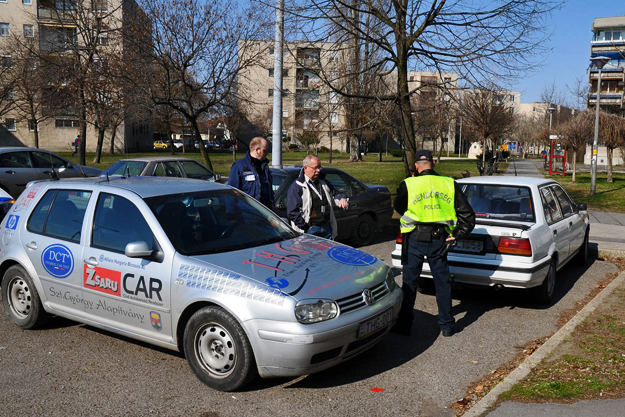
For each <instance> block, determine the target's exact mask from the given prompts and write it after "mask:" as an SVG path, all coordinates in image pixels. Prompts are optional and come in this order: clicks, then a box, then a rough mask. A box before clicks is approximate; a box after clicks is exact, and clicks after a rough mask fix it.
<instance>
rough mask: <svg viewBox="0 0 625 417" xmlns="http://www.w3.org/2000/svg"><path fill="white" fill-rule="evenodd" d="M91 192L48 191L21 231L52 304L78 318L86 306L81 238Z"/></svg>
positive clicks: (25, 248) (25, 246)
mask: <svg viewBox="0 0 625 417" xmlns="http://www.w3.org/2000/svg"><path fill="white" fill-rule="evenodd" d="M36 186H37V185H35V186H34V187H36ZM91 194H92V192H91V190H80V189H50V190H48V191H47V192H46V193H45V194H44V195H43V197H42V198H41V199H40V200H39V201H38V202H37V205H36V206H35V208H34V209H33V211H32V212H31V215H30V217H29V218H28V222H27V224H26V228H25V229H24V230H23V231H22V232H21V233H20V240H21V243H22V245H23V246H24V250H25V252H26V254H27V256H28V257H29V258H30V261H31V263H32V264H33V266H34V267H35V269H36V270H37V275H38V276H39V280H40V282H41V285H42V287H43V290H44V296H45V297H46V298H47V301H48V303H49V306H50V307H51V308H53V309H55V310H58V311H63V312H66V313H68V314H72V315H75V316H79V317H81V316H82V315H83V311H84V308H85V299H84V298H83V292H82V274H81V271H80V265H81V262H80V259H81V256H82V245H81V240H83V236H84V233H83V228H84V225H83V223H84V219H85V213H86V212H87V207H88V205H89V201H90V199H91Z"/></svg>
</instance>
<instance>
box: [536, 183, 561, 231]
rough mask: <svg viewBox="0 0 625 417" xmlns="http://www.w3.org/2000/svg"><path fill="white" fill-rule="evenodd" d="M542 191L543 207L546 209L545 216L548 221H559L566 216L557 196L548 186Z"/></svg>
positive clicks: (550, 222)
mask: <svg viewBox="0 0 625 417" xmlns="http://www.w3.org/2000/svg"><path fill="white" fill-rule="evenodd" d="M540 193H541V195H542V197H543V209H544V210H545V218H546V219H547V223H549V224H553V223H557V222H559V221H560V220H562V219H563V218H564V216H563V215H562V210H560V206H559V205H558V202H557V201H556V198H555V196H554V195H553V193H552V192H551V190H550V189H549V188H548V187H544V188H541V190H540Z"/></svg>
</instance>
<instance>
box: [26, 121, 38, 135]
mask: <svg viewBox="0 0 625 417" xmlns="http://www.w3.org/2000/svg"><path fill="white" fill-rule="evenodd" d="M35 126H37V121H36V120H34V119H30V120H28V130H30V131H31V132H34V131H35ZM37 130H39V126H37Z"/></svg>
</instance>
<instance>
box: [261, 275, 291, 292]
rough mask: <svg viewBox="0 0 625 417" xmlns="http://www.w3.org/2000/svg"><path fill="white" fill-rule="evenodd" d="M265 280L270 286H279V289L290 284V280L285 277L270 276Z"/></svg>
mask: <svg viewBox="0 0 625 417" xmlns="http://www.w3.org/2000/svg"><path fill="white" fill-rule="evenodd" d="M265 282H266V283H267V285H269V286H270V287H272V288H277V289H282V288H286V287H288V286H289V281H287V280H286V279H284V278H278V277H269V278H267V279H266V280H265Z"/></svg>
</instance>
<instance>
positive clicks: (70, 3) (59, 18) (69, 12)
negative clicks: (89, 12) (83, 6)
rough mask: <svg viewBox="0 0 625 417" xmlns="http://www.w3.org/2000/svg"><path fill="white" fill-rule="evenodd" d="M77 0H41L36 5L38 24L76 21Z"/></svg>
mask: <svg viewBox="0 0 625 417" xmlns="http://www.w3.org/2000/svg"><path fill="white" fill-rule="evenodd" d="M76 1H77V0H41V1H39V4H38V5H37V19H38V20H39V22H40V23H55V24H61V23H68V22H75V21H76Z"/></svg>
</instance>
